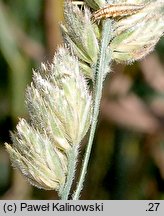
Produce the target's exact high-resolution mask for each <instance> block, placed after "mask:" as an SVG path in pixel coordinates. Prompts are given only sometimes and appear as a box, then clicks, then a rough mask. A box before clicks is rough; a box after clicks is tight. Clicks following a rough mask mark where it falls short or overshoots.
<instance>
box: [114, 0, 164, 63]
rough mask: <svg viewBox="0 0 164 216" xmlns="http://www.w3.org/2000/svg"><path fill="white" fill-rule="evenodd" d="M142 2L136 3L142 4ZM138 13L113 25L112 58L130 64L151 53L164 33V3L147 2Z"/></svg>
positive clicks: (158, 0) (158, 1)
mask: <svg viewBox="0 0 164 216" xmlns="http://www.w3.org/2000/svg"><path fill="white" fill-rule="evenodd" d="M140 2H141V1H136V3H140ZM142 3H145V7H144V8H143V9H142V10H140V11H139V12H138V13H136V14H134V15H131V16H127V17H125V18H123V19H121V20H119V21H115V23H114V25H113V40H112V42H111V44H110V48H111V50H112V52H113V55H112V58H113V59H114V60H116V61H118V62H126V63H130V62H133V61H135V60H139V59H142V58H143V57H144V56H146V55H147V54H148V53H150V52H151V51H152V50H153V49H154V47H155V45H156V43H157V42H158V41H159V39H160V37H161V36H163V32H164V1H161V0H157V1H145V2H143V1H142Z"/></svg>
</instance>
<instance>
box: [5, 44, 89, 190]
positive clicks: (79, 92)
mask: <svg viewBox="0 0 164 216" xmlns="http://www.w3.org/2000/svg"><path fill="white" fill-rule="evenodd" d="M26 98H27V99H26V102H27V106H28V110H29V113H30V119H31V122H30V124H28V123H27V121H26V120H24V119H21V120H20V122H19V124H18V126H17V131H16V132H15V133H12V141H13V146H10V145H8V144H6V148H7V151H8V152H9V154H10V157H11V161H12V164H13V166H14V167H17V168H18V169H19V170H20V171H21V172H22V173H23V175H24V176H25V177H26V178H27V179H28V180H29V181H30V183H31V184H33V185H35V186H37V187H39V188H43V189H47V190H51V189H55V190H57V191H61V190H62V189H63V187H64V185H65V182H66V178H67V172H68V164H69V161H68V158H69V157H68V155H69V154H70V153H71V151H72V149H73V147H77V148H78V146H79V144H80V142H81V140H82V138H83V137H84V135H85V134H86V132H87V130H88V128H89V125H90V119H91V107H92V106H91V104H92V102H91V96H90V94H89V92H88V89H87V84H86V81H85V79H84V77H83V76H82V75H81V72H80V69H79V63H78V60H77V58H76V57H75V56H73V55H70V54H69V50H68V49H67V48H64V47H61V48H59V49H58V51H57V53H56V54H55V57H54V60H53V63H52V64H51V65H48V66H46V65H45V64H42V66H41V69H40V71H39V72H34V75H33V82H32V84H31V86H30V87H28V88H27V93H26Z"/></svg>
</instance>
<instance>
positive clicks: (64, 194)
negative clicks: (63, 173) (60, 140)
mask: <svg viewBox="0 0 164 216" xmlns="http://www.w3.org/2000/svg"><path fill="white" fill-rule="evenodd" d="M77 155H78V150H77V146H75V147H74V148H72V150H71V152H70V153H69V155H68V175H67V181H66V184H65V186H64V189H63V190H62V191H61V199H62V200H68V196H69V193H70V190H71V186H72V182H73V179H74V175H75V168H76V161H77Z"/></svg>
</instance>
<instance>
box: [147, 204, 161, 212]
mask: <svg viewBox="0 0 164 216" xmlns="http://www.w3.org/2000/svg"><path fill="white" fill-rule="evenodd" d="M159 204H160V203H149V204H148V206H149V208H148V209H147V211H157V210H158V207H159Z"/></svg>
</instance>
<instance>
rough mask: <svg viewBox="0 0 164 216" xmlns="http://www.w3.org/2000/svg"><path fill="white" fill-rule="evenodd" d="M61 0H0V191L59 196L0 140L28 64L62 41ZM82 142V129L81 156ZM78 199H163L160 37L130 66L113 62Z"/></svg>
mask: <svg viewBox="0 0 164 216" xmlns="http://www.w3.org/2000/svg"><path fill="white" fill-rule="evenodd" d="M61 21H63V1H62V0H60V1H54V0H35V1H33V0H24V1H22V0H15V1H13V0H0V198H1V199H58V197H57V194H56V192H54V191H44V190H39V189H37V188H34V187H32V186H30V185H29V183H28V182H27V181H25V180H24V177H22V175H20V173H19V172H17V171H16V170H15V169H13V168H12V167H11V164H10V161H9V157H8V154H7V152H6V151H5V148H4V143H5V142H9V143H10V142H11V141H10V135H9V131H11V130H15V127H16V124H17V123H18V120H19V119H18V118H19V117H24V118H26V119H28V113H27V110H26V107H25V102H24V93H25V88H26V86H27V85H28V84H29V83H30V82H31V77H32V68H35V69H37V68H39V66H40V63H41V62H42V61H43V62H47V61H50V62H51V61H52V58H53V54H54V52H55V49H56V48H57V46H58V44H61V43H62V39H61V34H60V30H59V26H58V22H61ZM86 144H87V136H86V137H85V139H84V141H83V143H82V145H81V151H80V156H79V166H78V168H77V176H78V172H79V169H80V161H81V158H82V155H83V153H84V150H85V145H86ZM81 198H82V199H116V200H117V199H164V38H162V39H161V40H160V41H159V43H158V44H157V46H156V49H155V51H154V52H153V53H151V54H150V55H148V56H147V57H146V58H144V59H143V60H141V61H139V62H137V63H134V64H132V65H129V66H125V65H121V64H116V63H113V65H112V72H111V73H110V74H109V75H108V77H107V79H106V80H105V83H104V91H103V98H102V101H101V109H100V116H99V122H98V126H97V131H96V135H95V139H94V145H93V150H92V155H91V159H90V163H89V168H88V173H87V178H86V182H85V184H84V190H83V192H82V196H81Z"/></svg>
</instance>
